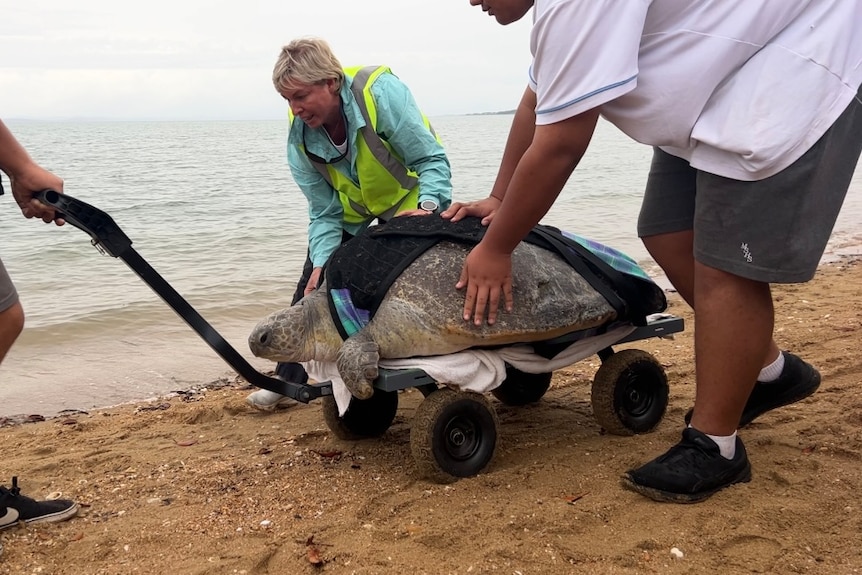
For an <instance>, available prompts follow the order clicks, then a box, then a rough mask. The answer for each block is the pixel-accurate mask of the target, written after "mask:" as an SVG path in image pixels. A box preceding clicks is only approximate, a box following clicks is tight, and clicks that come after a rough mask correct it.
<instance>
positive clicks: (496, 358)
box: [302, 325, 635, 416]
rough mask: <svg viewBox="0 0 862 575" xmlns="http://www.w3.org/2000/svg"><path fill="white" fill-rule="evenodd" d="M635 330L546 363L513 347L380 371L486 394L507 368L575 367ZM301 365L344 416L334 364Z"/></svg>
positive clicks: (394, 363) (600, 338) (344, 396)
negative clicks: (419, 373) (328, 389)
mask: <svg viewBox="0 0 862 575" xmlns="http://www.w3.org/2000/svg"><path fill="white" fill-rule="evenodd" d="M634 330H635V326H633V325H624V326H620V327H618V328H614V329H613V330H610V331H608V332H607V333H604V334H602V335H596V336H591V337H586V338H584V339H581V340H578V341H576V342H574V343H573V344H572V345H570V346H569V347H567V348H566V349H564V350H563V351H561V352H560V353H558V354H557V355H556V356H555V357H554V358H552V359H547V358H545V357H542V356H540V355H538V354H536V353H535V352H533V348H532V346H530V345H513V346H510V347H504V348H501V349H494V350H488V349H469V350H466V351H461V352H458V353H453V354H449V355H436V356H431V357H414V358H408V359H383V360H380V367H383V368H387V369H417V368H418V369H421V370H423V371H424V372H425V373H427V374H428V376H429V377H431V378H432V379H434V380H435V381H437V382H439V383H441V384H445V385H448V386H451V387H454V388H456V389H460V390H463V391H474V392H476V393H486V392H489V391H491V390H492V389H494V388H496V387H497V386H499V385H500V384H501V383H503V380H504V379H506V364H507V363H508V364H509V365H511V366H512V367H514V368H515V369H519V370H521V371H524V372H527V373H549V372H552V371H556V370H558V369H561V368H563V367H567V366H569V365H572V364H573V363H576V362H578V361H580V360H582V359H584V358H585V357H589V356H591V355H593V354H595V353H598V352H599V351H600V350H602V349H604V348H606V347H608V346H610V345H613V344H614V343H616V342H618V341H619V340H621V339H622V338H624V337H625V336H627V335H628V334H630V333H631V332H633V331H634ZM302 365H303V366H304V367H305V370H306V371H307V372H308V376H309V377H310V378H311V379H313V380H315V381H319V382H323V381H331V382H332V395H333V397H334V398H335V403H336V405H337V406H338V414H339V416H343V415H344V414H345V412H346V411H347V407H348V405H350V398H351V395H350V391H349V390H348V389H347V386H346V385H344V380H342V379H341V377H340V375H339V373H338V368H337V367H336V366H335V362H319V361H314V360H312V361H306V362H303V363H302Z"/></svg>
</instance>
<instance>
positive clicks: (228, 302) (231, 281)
mask: <svg viewBox="0 0 862 575" xmlns="http://www.w3.org/2000/svg"><path fill="white" fill-rule="evenodd" d="M432 122H433V124H434V127H435V129H436V130H437V131H438V132H439V134H440V136H441V138H442V139H443V141H444V143H445V145H446V147H447V151H448V153H449V157H450V161H451V163H452V171H453V179H454V188H455V197H456V199H463V200H469V199H475V198H480V197H484V196H485V195H487V193H488V191H489V190H490V187H491V185H492V183H493V181H494V177H495V175H496V170H497V167H498V165H499V160H500V157H501V155H502V148H503V144H504V142H505V138H506V135H507V133H508V129H509V124H510V122H511V116H494V115H488V116H451V117H439V118H433V119H432ZM9 125H10V127H11V129H12V130H13V132H14V133H15V134H16V136H17V137H18V139H19V140H20V141H21V142H22V143H23V144H24V145H25V146H26V147H27V149H28V150H29V152H30V153H31V155H32V156H33V157H34V158H36V159H37V161H39V162H41V163H42V164H43V165H45V166H46V167H47V168H49V169H51V170H52V171H54V172H55V173H57V174H58V175H60V176H61V177H63V178H64V179H65V182H66V184H65V186H66V187H65V190H66V193H68V194H70V195H72V196H74V197H76V198H79V199H81V200H83V201H85V202H87V203H90V204H92V205H94V206H96V207H97V208H99V209H101V210H103V211H105V212H107V213H108V214H109V215H111V216H112V217H113V219H114V221H115V222H117V224H118V225H119V226H120V227H121V228H122V229H123V231H125V232H126V234H127V235H128V236H129V237H130V238H131V239H132V241H133V247H134V248H135V250H137V252H138V253H139V254H140V255H141V256H143V258H144V259H145V260H146V261H147V262H148V263H149V264H150V265H151V266H152V267H153V268H155V270H156V271H157V272H159V273H160V274H161V275H162V276H163V277H164V278H165V279H166V280H167V281H168V282H169V283H170V284H171V285H172V286H173V287H174V288H175V289H176V290H177V291H178V292H179V293H180V294H182V295H183V297H185V299H186V300H188V302H189V303H190V304H191V305H192V306H193V307H194V308H195V309H196V310H197V311H198V312H199V313H200V314H201V315H202V316H203V317H204V318H205V319H206V320H207V321H208V322H209V323H210V324H211V325H212V326H213V327H214V328H215V329H216V330H217V331H218V332H219V333H220V334H221V335H222V336H223V337H224V338H225V339H227V340H228V341H229V342H230V343H231V344H232V345H233V346H234V347H235V348H236V349H237V350H238V351H239V352H240V353H241V354H242V355H244V356H245V357H246V358H247V359H248V360H249V361H250V362H251V363H252V364H253V365H255V366H256V367H257V368H258V369H261V370H265V369H269V368H271V367H272V364H271V363H270V362H267V361H263V360H258V359H257V358H254V357H252V356H251V353H250V352H249V351H248V347H247V344H246V337H247V335H248V333H249V331H250V330H251V328H252V327H253V326H254V324H255V323H256V322H257V321H258V320H259V319H260V318H262V317H263V316H265V315H266V314H268V313H269V312H271V311H273V310H275V309H278V308H281V307H285V306H287V305H288V304H289V303H290V299H291V295H292V294H293V290H294V286H295V283H296V280H297V278H298V276H299V273H300V270H301V267H302V263H303V261H304V259H305V253H306V226H307V211H306V204H305V200H304V198H303V196H302V194H301V193H300V191H299V190H298V189H297V188H296V186H295V184H294V183H293V181H292V179H291V177H290V174H289V172H288V169H287V166H286V162H285V136H286V128H287V125H286V122H284V121H268V122H9ZM649 160H650V150H649V149H648V148H647V147H646V146H642V145H640V144H636V143H634V142H632V141H630V140H628V139H627V138H626V137H625V136H623V135H622V134H620V133H619V132H618V131H617V130H616V129H615V128H614V127H612V126H611V125H609V124H601V125H600V127H599V130H598V132H597V135H596V138H595V140H594V142H593V144H592V145H591V147H590V150H589V151H588V153H587V155H586V157H585V158H584V160H583V162H582V164H581V166H580V167H579V168H578V169H577V170H576V174H575V175H574V176H573V177H572V179H571V180H570V182H569V184H568V186H567V188H566V190H564V192H563V194H562V195H561V197H560V199H559V200H558V202H557V203H556V204H555V206H554V207H553V209H552V211H551V212H550V213H549V214H548V216H547V217H546V218H545V220H544V223H547V224H551V225H555V226H558V227H560V228H563V229H565V230H569V231H573V232H576V233H579V234H581V235H584V236H588V237H592V238H593V239H596V240H599V241H601V242H604V243H606V244H608V245H611V246H613V247H615V248H617V249H620V250H622V251H624V252H626V253H628V254H629V255H631V256H632V257H634V258H635V259H637V260H638V261H640V262H642V263H643V264H644V265H645V267H647V268H648V269H651V270H652V269H654V266H653V264H652V262H651V261H650V260H649V258H648V256H647V254H646V252H645V250H644V249H643V247H642V246H641V244H640V242H639V240H638V239H637V237H636V232H635V222H636V219H637V212H638V208H639V204H640V198H641V195H642V191H643V186H644V181H645V174H646V171H647V168H648V166H649ZM0 206H2V207H0V227H2V239H0V257H2V258H3V261H4V263H5V265H6V267H7V269H8V270H9V272H10V274H11V275H12V277H13V279H14V281H15V283H16V285H17V287H18V291H19V292H20V295H21V299H22V302H23V304H24V307H25V311H26V313H27V324H26V328H25V331H24V333H23V335H22V336H21V338H20V339H19V340H18V342H17V343H16V345H15V347H13V349H12V351H11V352H10V353H9V355H8V356H7V358H6V360H5V361H4V363H3V365H2V367H0V416H3V415H12V414H21V413H28V414H29V413H40V414H43V415H52V414H54V413H56V412H58V411H60V410H63V409H84V410H86V409H90V408H93V407H103V406H108V405H114V404H117V403H122V402H126V401H133V400H138V399H143V398H147V397H153V396H156V395H159V394H163V393H166V392H169V391H173V390H178V389H183V388H188V387H191V386H199V385H201V384H202V383H206V382H209V381H212V380H213V379H216V378H218V377H220V376H223V375H226V374H232V373H233V372H232V370H231V368H230V367H229V366H228V365H227V364H226V363H225V362H224V361H223V360H222V359H221V358H220V357H219V356H218V355H217V354H216V353H215V352H213V351H212V350H211V349H210V348H209V346H208V345H207V344H206V343H205V342H204V341H203V340H202V339H200V337H199V336H198V335H197V333H196V332H194V331H193V330H192V329H191V328H189V327H188V326H187V325H186V324H185V322H184V321H183V320H182V319H180V317H179V316H177V315H176V314H175V313H174V311H173V310H172V309H171V308H170V307H169V306H168V305H167V304H165V303H164V302H163V301H162V300H161V299H160V298H159V297H158V296H157V295H156V294H155V293H154V292H153V291H152V290H151V289H150V288H149V287H148V286H147V284H145V283H144V282H143V281H142V280H141V279H140V278H138V276H137V275H136V274H135V273H134V272H133V271H132V270H131V269H130V268H128V267H127V266H126V264H125V263H123V262H122V261H121V260H119V259H115V258H112V257H109V256H103V255H101V254H99V253H98V252H97V251H96V249H95V248H93V247H92V246H91V245H90V241H89V236H87V234H85V233H84V232H82V231H81V230H78V229H77V228H74V227H73V226H71V225H66V226H64V227H62V228H57V227H56V226H47V225H43V224H42V223H41V222H36V221H33V220H26V219H24V218H22V217H21V216H20V213H19V212H18V210H17V207H16V206H15V205H14V203H13V201H12V198H11V195H10V194H9V193H7V195H5V196H3V197H2V199H0ZM860 245H862V175H860V173H859V172H857V177H856V179H855V180H854V183H853V187H852V189H851V192H850V194H849V196H848V198H847V201H846V202H845V206H844V210H843V212H842V215H841V218H840V220H839V222H838V225H837V227H836V230H835V234H834V237H833V241H832V242H831V244H830V248H829V254H830V255H831V256H834V255H836V254H846V253H859V252H860V251H862V248H860Z"/></svg>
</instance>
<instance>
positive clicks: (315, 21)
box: [0, 0, 530, 120]
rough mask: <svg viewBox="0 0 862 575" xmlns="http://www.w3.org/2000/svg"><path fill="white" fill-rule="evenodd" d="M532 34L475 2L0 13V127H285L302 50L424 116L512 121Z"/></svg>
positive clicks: (250, 0)
mask: <svg viewBox="0 0 862 575" xmlns="http://www.w3.org/2000/svg"><path fill="white" fill-rule="evenodd" d="M529 29H530V15H528V16H526V17H525V18H523V19H522V20H521V21H519V22H516V23H514V24H511V25H509V26H505V27H504V26H501V25H499V24H497V22H496V21H495V20H494V19H493V18H492V17H490V16H488V15H486V14H485V13H484V12H482V10H481V8H479V7H473V6H470V4H469V2H468V0H424V1H420V0H311V1H300V0H29V1H27V2H24V1H20V0H0V118H3V119H32V120H51V119H79V118H80V119H108V120H264V119H280V118H284V117H285V115H286V113H287V103H286V102H285V101H284V100H282V99H281V97H280V96H279V95H278V93H277V92H276V91H275V89H274V88H273V86H272V81H271V75H272V68H273V65H274V64H275V60H276V58H277V57H278V53H279V50H280V49H281V46H283V45H284V44H286V43H287V42H289V41H290V40H292V39H293V38H296V37H300V36H319V37H322V38H325V39H326V40H327V41H328V42H329V43H330V44H331V45H332V48H333V50H334V51H335V54H336V56H337V57H338V59H339V60H340V61H341V63H342V64H343V65H344V66H354V65H370V64H385V65H388V66H390V67H391V68H392V70H393V72H395V74H396V75H397V76H398V77H399V78H401V79H402V80H404V81H405V82H406V83H407V85H408V86H409V87H410V89H411V90H412V92H413V95H414V97H415V98H416V101H417V102H418V103H419V106H420V108H422V110H423V111H424V112H425V113H426V115H428V116H432V117H433V116H442V115H451V114H465V113H477V112H489V111H500V110H510V109H514V108H515V107H516V106H517V103H518V101H519V100H520V96H521V93H522V92H523V90H524V87H525V86H526V82H527V68H528V66H529V63H530V51H529Z"/></svg>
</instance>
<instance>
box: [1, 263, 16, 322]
mask: <svg viewBox="0 0 862 575" xmlns="http://www.w3.org/2000/svg"><path fill="white" fill-rule="evenodd" d="M17 301H18V292H17V291H15V284H13V283H12V278H10V277H9V274H8V273H7V272H6V268H5V267H4V266H3V260H0V311H6V310H7V309H9V308H10V307H12V306H13V305H14V304H15V303H16V302H17Z"/></svg>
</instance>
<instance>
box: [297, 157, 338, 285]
mask: <svg viewBox="0 0 862 575" xmlns="http://www.w3.org/2000/svg"><path fill="white" fill-rule="evenodd" d="M287 155H288V165H289V166H290V173H291V175H292V176H293V179H294V181H295V182H296V185H297V186H298V187H299V189H300V190H301V191H302V193H303V195H304V196H305V198H306V201H307V203H308V218H309V223H308V252H309V256H310V257H311V263H312V265H313V266H314V272H313V274H312V277H311V279H310V280H309V282H308V286H307V287H306V294H307V293H308V292H309V291H311V290H313V289H315V288H317V286H318V284H319V278H320V269H321V268H322V267H323V266H324V265H325V264H326V262H327V260H329V256H331V255H332V252H334V251H335V250H336V248H338V246H339V245H341V238H342V235H343V225H342V220H343V215H344V209H343V208H342V206H341V201H340V199H339V197H338V193H336V192H335V190H333V189H332V187H331V186H330V185H329V184H328V183H327V182H326V180H324V179H323V177H322V176H321V175H320V173H319V172H318V171H317V170H316V169H315V168H314V166H312V165H311V162H309V160H308V158H307V157H305V154H303V153H302V151H301V150H299V149H298V148H297V147H294V146H291V145H290V144H289V143H288V154H287Z"/></svg>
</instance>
